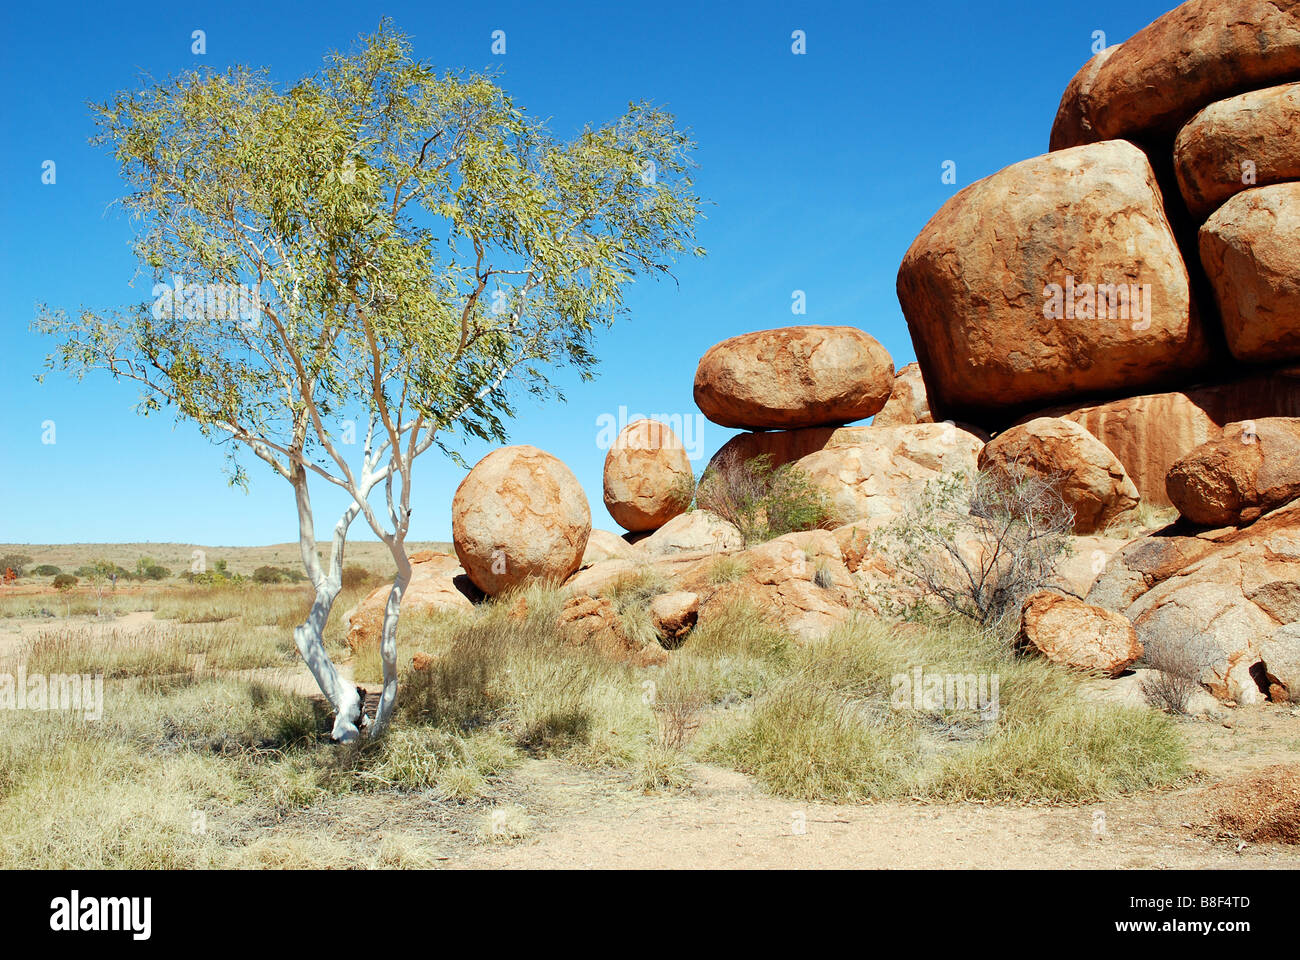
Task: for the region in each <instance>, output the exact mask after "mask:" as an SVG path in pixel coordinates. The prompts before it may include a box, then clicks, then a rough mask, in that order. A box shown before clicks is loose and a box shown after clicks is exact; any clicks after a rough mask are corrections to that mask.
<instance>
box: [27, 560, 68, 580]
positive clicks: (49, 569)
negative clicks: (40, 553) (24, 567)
mask: <svg viewBox="0 0 1300 960" xmlns="http://www.w3.org/2000/svg"><path fill="white" fill-rule="evenodd" d="M62 572H63V571H62V570H60V569H59V568H58V567H56V566H54V565H53V564H51V563H42V564H41V565H40V566H39V567H34V568H33V569H32V573H33V574H34V575H35V576H38V577H57V576H58V575H59V574H61V573H62Z"/></svg>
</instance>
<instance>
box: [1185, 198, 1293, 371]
mask: <svg viewBox="0 0 1300 960" xmlns="http://www.w3.org/2000/svg"><path fill="white" fill-rule="evenodd" d="M1200 247H1201V262H1202V263H1203V264H1204V265H1205V272H1206V273H1207V274H1209V277H1210V282H1211V283H1212V284H1213V285H1214V296H1215V299H1216V300H1217V301H1218V303H1219V312H1220V313H1221V314H1222V316H1223V330H1224V333H1225V334H1226V335H1227V338H1228V347H1229V349H1231V350H1232V355H1233V356H1235V357H1236V358H1237V359H1238V360H1245V361H1249V362H1252V363H1282V362H1285V361H1291V360H1300V183H1278V184H1274V185H1272V186H1268V187H1256V188H1255V189H1253V190H1247V191H1245V192H1244V193H1239V194H1237V195H1236V196H1235V197H1233V198H1232V199H1231V200H1229V201H1228V202H1227V203H1225V204H1224V205H1223V206H1221V207H1220V208H1219V209H1218V210H1217V211H1216V212H1215V214H1214V216H1212V217H1210V219H1209V220H1207V221H1206V222H1205V225H1204V226H1203V227H1201V232H1200Z"/></svg>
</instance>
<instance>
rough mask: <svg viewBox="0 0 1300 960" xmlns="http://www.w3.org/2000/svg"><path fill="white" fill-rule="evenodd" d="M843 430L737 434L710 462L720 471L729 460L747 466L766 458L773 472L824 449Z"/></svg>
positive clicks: (768, 431) (813, 428)
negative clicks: (760, 458)
mask: <svg viewBox="0 0 1300 960" xmlns="http://www.w3.org/2000/svg"><path fill="white" fill-rule="evenodd" d="M843 429H845V428H843V427H804V428H803V429H802V430H766V431H763V432H762V433H738V434H736V435H735V436H734V437H732V438H731V439H730V440H728V441H727V442H726V443H724V444H723V445H722V446H721V447H719V448H718V452H717V453H715V454H714V455H713V457H712V458H711V459H710V460H709V467H711V468H714V469H717V468H718V467H720V466H721V465H722V464H724V463H726V462H727V461H728V460H733V461H735V462H738V463H746V462H748V461H750V460H754V459H756V458H757V457H761V456H765V457H767V459H768V463H769V464H771V466H772V467H773V469H775V468H776V467H782V466H785V465H786V464H787V463H794V462H795V461H796V460H798V459H800V458H801V457H806V456H808V454H810V453H816V452H817V451H818V450H822V449H824V448H825V447H826V446H827V445H828V444H829V443H830V442H831V438H832V437H833V436H834V435H835V434H837V433H839V432H840V431H841V430H843Z"/></svg>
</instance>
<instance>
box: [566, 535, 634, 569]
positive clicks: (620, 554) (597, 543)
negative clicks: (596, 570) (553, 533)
mask: <svg viewBox="0 0 1300 960" xmlns="http://www.w3.org/2000/svg"><path fill="white" fill-rule="evenodd" d="M642 556H643V554H642V552H641V549H640V548H639V547H637V546H635V545H634V544H631V543H628V542H627V541H626V540H624V539H623V538H622V537H620V536H619V535H618V534H617V533H610V532H609V531H608V530H600V529H593V530H592V531H591V535H590V536H589V537H587V547H586V549H585V550H583V551H582V564H581V567H580V569H582V570H585V569H587V568H588V567H590V566H593V565H594V564H597V563H600V562H601V561H602V560H612V559H615V558H617V559H620V560H633V561H635V560H639V559H641V557H642Z"/></svg>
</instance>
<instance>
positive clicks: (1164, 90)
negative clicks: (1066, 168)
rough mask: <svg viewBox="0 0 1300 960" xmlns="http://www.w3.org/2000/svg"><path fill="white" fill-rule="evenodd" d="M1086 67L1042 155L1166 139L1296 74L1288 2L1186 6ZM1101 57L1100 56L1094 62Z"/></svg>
mask: <svg viewBox="0 0 1300 960" xmlns="http://www.w3.org/2000/svg"><path fill="white" fill-rule="evenodd" d="M1105 53H1106V56H1105V58H1104V59H1103V60H1102V61H1101V62H1100V63H1098V62H1097V58H1094V59H1093V60H1092V61H1089V63H1088V64H1086V65H1085V66H1084V67H1083V69H1082V70H1081V71H1080V76H1077V77H1076V78H1075V81H1072V82H1071V83H1070V85H1069V86H1068V87H1067V88H1066V91H1065V95H1064V97H1062V100H1061V105H1060V108H1059V109H1058V111H1057V114H1056V122H1055V124H1054V125H1053V127H1052V137H1051V148H1052V149H1053V150H1060V149H1063V148H1067V147H1074V146H1077V145H1079V144H1082V143H1092V142H1094V141H1098V140H1112V139H1116V138H1121V137H1123V138H1144V137H1160V136H1164V137H1172V136H1173V134H1174V133H1175V132H1177V130H1178V129H1179V128H1180V127H1181V126H1182V125H1183V124H1184V123H1185V122H1186V121H1187V120H1188V119H1189V118H1190V117H1191V116H1192V115H1193V114H1194V113H1196V112H1197V111H1198V110H1200V109H1201V108H1202V107H1204V106H1206V105H1208V104H1210V103H1213V102H1214V101H1216V100H1222V99H1224V98H1225V97H1230V96H1233V95H1234V94H1237V93H1240V92H1241V91H1242V90H1249V89H1257V88H1260V87H1268V86H1272V85H1274V84H1277V83H1281V82H1283V81H1288V80H1294V79H1295V78H1296V77H1297V76H1298V75H1300V5H1298V4H1297V3H1296V0H1189V2H1187V3H1184V4H1182V5H1181V6H1178V7H1175V8H1174V9H1173V10H1171V11H1170V12H1169V13H1166V14H1165V15H1164V16H1162V17H1160V18H1159V19H1157V20H1156V21H1155V22H1153V23H1152V24H1150V25H1149V26H1147V27H1145V28H1144V29H1142V30H1139V31H1138V32H1137V33H1135V34H1134V35H1133V36H1132V37H1130V38H1129V39H1128V40H1126V41H1124V43H1122V44H1120V45H1118V47H1117V48H1115V49H1113V50H1107V51H1105ZM1099 56H1100V55H1099Z"/></svg>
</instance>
